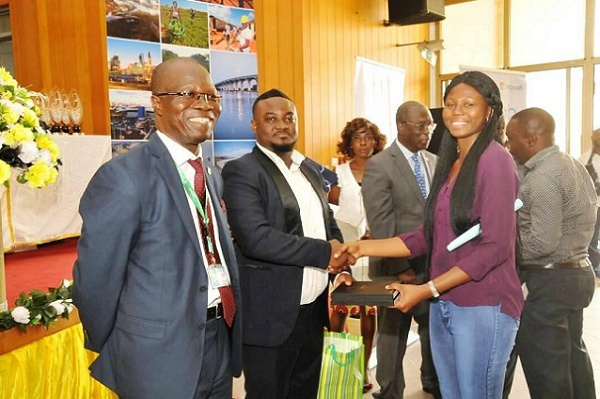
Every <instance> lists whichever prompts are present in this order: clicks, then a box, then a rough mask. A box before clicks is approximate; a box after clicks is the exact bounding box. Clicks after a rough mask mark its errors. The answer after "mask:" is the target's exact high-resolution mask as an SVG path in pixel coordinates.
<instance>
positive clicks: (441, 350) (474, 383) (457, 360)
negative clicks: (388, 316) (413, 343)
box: [429, 300, 519, 399]
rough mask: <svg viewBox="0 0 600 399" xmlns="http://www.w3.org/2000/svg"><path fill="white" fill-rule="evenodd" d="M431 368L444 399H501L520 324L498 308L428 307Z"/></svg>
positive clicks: (439, 303)
mask: <svg viewBox="0 0 600 399" xmlns="http://www.w3.org/2000/svg"><path fill="white" fill-rule="evenodd" d="M429 319H430V322H429V328H430V335H431V352H432V354H433V363H434V364H435V369H436V370H437V373H438V378H439V381H440V390H441V392H442V396H443V397H444V399H500V398H502V388H503V385H504V374H505V372H506V364H507V363H508V358H509V356H510V352H511V351H512V348H513V346H514V343H515V337H516V335H517V329H518V328H519V321H518V320H516V319H514V318H512V317H510V316H508V315H506V314H504V313H502V312H501V311H500V306H475V307H461V306H456V305H455V304H454V303H452V302H449V301H443V300H440V301H436V302H432V303H431V305H430V313H429Z"/></svg>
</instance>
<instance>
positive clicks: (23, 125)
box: [0, 67, 61, 188]
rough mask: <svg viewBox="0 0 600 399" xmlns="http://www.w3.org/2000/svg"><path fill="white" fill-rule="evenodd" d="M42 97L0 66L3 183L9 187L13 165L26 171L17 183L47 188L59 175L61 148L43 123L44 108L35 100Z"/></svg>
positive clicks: (0, 174) (0, 178) (0, 166)
mask: <svg viewBox="0 0 600 399" xmlns="http://www.w3.org/2000/svg"><path fill="white" fill-rule="evenodd" d="M38 96H41V94H39V93H35V92H32V91H29V90H27V89H25V88H23V87H21V86H19V84H18V83H17V81H16V80H15V79H14V78H13V77H12V75H11V74H10V73H9V72H8V71H7V70H6V69H4V68H3V67H0V184H4V185H5V186H8V182H9V179H10V175H11V168H13V167H14V168H19V169H22V170H23V171H22V172H21V173H19V175H18V176H17V182H19V183H22V184H24V183H27V184H28V185H29V186H30V187H32V188H41V187H46V186H47V185H48V184H51V183H54V181H55V180H56V177H57V176H58V166H59V165H61V162H60V151H59V148H58V145H56V143H55V142H54V140H52V137H51V136H50V135H49V133H48V132H47V131H46V130H45V129H44V128H42V126H41V125H40V119H39V117H40V115H41V110H40V108H39V107H38V106H37V105H35V103H34V100H33V99H34V98H35V97H38Z"/></svg>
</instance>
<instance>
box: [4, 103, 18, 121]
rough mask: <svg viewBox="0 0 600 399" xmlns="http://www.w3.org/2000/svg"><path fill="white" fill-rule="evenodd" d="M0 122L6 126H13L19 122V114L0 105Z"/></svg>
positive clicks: (6, 106) (8, 107)
mask: <svg viewBox="0 0 600 399" xmlns="http://www.w3.org/2000/svg"><path fill="white" fill-rule="evenodd" d="M0 120H2V121H4V122H5V123H6V124H7V125H14V124H15V123H17V121H18V120H19V114H18V113H16V112H15V110H14V109H12V108H11V107H10V106H8V105H7V104H0Z"/></svg>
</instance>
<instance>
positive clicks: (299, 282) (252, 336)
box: [223, 89, 350, 399]
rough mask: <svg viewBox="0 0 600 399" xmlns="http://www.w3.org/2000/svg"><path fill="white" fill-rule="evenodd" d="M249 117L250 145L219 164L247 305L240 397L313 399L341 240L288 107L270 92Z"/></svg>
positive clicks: (342, 262)
mask: <svg viewBox="0 0 600 399" xmlns="http://www.w3.org/2000/svg"><path fill="white" fill-rule="evenodd" d="M252 115H253V119H252V122H251V127H252V130H253V132H254V134H255V136H256V141H257V145H256V147H255V148H254V149H253V151H252V153H250V154H247V155H244V156H243V157H241V158H239V159H237V160H234V161H231V162H229V163H227V165H226V166H225V167H224V168H223V179H224V182H225V183H224V184H225V189H224V198H225V203H226V204H227V209H228V212H229V215H230V226H231V231H232V234H233V237H234V240H235V245H236V252H237V255H238V263H239V266H240V280H241V285H242V298H243V301H244V306H245V307H244V319H243V326H244V327H243V329H244V338H243V340H244V346H243V365H244V367H243V369H244V378H245V389H246V398H247V399H285V398H306V399H309V398H310V399H312V398H315V397H316V396H317V391H318V385H319V372H320V368H321V353H322V345H323V327H326V326H328V323H329V317H328V307H327V294H328V290H327V286H328V281H329V279H328V273H327V272H328V270H329V271H330V272H335V273H337V272H338V271H340V270H341V269H343V268H344V267H345V266H346V264H347V260H346V259H339V260H338V259H335V260H334V259H333V258H332V255H333V254H334V253H335V250H336V248H337V247H338V246H339V245H340V241H342V235H341V233H340V231H339V229H338V227H337V225H336V223H335V220H334V218H333V214H332V212H331V209H330V208H329V205H328V203H327V199H326V197H325V192H324V190H323V180H322V177H321V174H320V173H319V171H318V170H317V168H315V167H314V163H311V162H306V161H305V157H304V156H303V155H302V154H300V153H299V152H298V151H296V150H294V145H295V144H296V141H297V140H298V119H297V114H296V107H295V106H294V103H293V102H292V101H291V100H290V99H289V97H287V96H286V95H285V94H284V93H282V92H281V91H279V90H275V89H272V90H269V91H267V92H266V93H263V94H262V95H260V96H259V97H258V98H257V99H256V101H255V102H254V105H253V107H252ZM349 277H350V276H349V275H346V274H341V275H340V279H339V280H342V279H343V280H346V279H347V278H349Z"/></svg>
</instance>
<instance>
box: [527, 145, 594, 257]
mask: <svg viewBox="0 0 600 399" xmlns="http://www.w3.org/2000/svg"><path fill="white" fill-rule="evenodd" d="M525 168H526V174H525V178H524V180H523V182H522V185H521V189H520V190H519V197H520V198H521V199H522V200H523V208H521V210H520V211H519V233H520V235H521V246H522V261H523V264H532V265H545V264H548V263H555V262H568V261H573V260H579V259H581V258H583V257H585V256H586V255H587V248H588V244H589V243H590V241H591V239H592V234H593V232H594V224H595V222H596V209H597V204H596V203H597V197H596V191H595V189H594V185H593V183H592V179H591V178H590V176H589V174H588V172H587V170H585V168H584V167H583V165H582V164H581V163H580V162H578V161H577V160H575V159H574V158H572V157H571V156H570V155H568V154H565V153H563V152H560V150H559V148H558V146H552V147H549V148H546V149H544V150H542V151H540V152H538V153H537V154H536V155H535V156H533V157H532V158H531V159H529V160H528V161H527V162H525Z"/></svg>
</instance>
